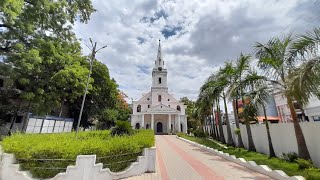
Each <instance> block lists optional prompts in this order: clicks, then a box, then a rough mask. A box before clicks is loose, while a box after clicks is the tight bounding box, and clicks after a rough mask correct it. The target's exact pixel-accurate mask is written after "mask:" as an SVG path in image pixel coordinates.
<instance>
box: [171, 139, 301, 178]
mask: <svg viewBox="0 0 320 180" xmlns="http://www.w3.org/2000/svg"><path fill="white" fill-rule="evenodd" d="M177 138H178V139H180V140H182V141H185V142H187V143H189V144H192V145H194V146H196V147H198V148H200V149H203V150H205V151H208V152H210V153H213V154H215V155H217V156H220V157H222V158H224V159H226V160H229V161H231V162H234V163H237V164H239V165H241V166H244V167H246V168H248V169H251V170H253V171H256V172H259V173H261V174H264V175H266V176H269V177H272V178H274V179H278V180H288V179H290V180H305V178H304V177H302V176H291V177H290V176H288V175H287V174H286V173H285V172H283V171H282V170H272V169H270V168H269V167H268V166H267V165H257V164H256V162H254V161H246V160H245V159H243V158H237V157H235V156H234V155H230V154H228V153H224V152H223V151H218V150H216V149H213V148H210V147H207V146H204V145H202V144H198V143H196V142H193V141H190V140H188V139H185V138H182V137H178V136H177Z"/></svg>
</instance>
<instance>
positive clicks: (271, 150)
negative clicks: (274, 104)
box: [262, 104, 276, 157]
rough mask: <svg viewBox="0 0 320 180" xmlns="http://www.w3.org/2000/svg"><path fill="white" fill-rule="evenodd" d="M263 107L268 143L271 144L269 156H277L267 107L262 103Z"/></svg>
mask: <svg viewBox="0 0 320 180" xmlns="http://www.w3.org/2000/svg"><path fill="white" fill-rule="evenodd" d="M262 108H263V113H264V118H265V120H266V129H267V136H268V144H269V156H270V157H276V153H275V152H274V149H273V145H272V140H271V135H270V129H269V122H268V117H267V112H266V107H265V105H264V104H262Z"/></svg>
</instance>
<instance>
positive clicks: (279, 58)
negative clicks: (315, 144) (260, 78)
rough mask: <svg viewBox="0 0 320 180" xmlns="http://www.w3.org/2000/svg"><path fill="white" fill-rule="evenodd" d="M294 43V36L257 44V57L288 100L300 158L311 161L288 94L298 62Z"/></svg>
mask: <svg viewBox="0 0 320 180" xmlns="http://www.w3.org/2000/svg"><path fill="white" fill-rule="evenodd" d="M294 43H295V37H293V36H292V35H288V36H284V37H283V38H281V39H280V38H277V37H275V38H271V39H270V40H269V41H268V42H267V43H266V44H262V43H258V42H257V43H256V44H255V48H256V53H255V55H256V57H257V58H258V59H259V64H258V66H259V67H260V68H261V69H262V70H264V72H266V76H267V77H268V78H270V79H268V81H269V82H271V83H272V84H273V85H274V87H275V88H278V89H279V90H280V93H282V94H283V95H284V96H285V97H286V98H287V104H288V107H289V109H290V113H291V117H292V121H293V124H294V130H295V134H296V140H297V144H298V154H299V156H300V157H302V158H304V159H310V154H309V151H308V148H307V145H306V141H305V138H304V135H303V132H302V129H301V127H300V124H299V121H298V118H297V114H296V112H295V109H294V106H293V102H294V100H293V98H292V96H290V93H288V90H289V88H288V83H287V77H288V75H289V73H290V72H291V71H292V70H293V67H294V65H295V63H296V60H297V58H296V57H297V53H296V52H293V51H292V49H291V48H292V46H293V45H294Z"/></svg>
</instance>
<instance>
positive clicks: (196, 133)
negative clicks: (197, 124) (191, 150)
mask: <svg viewBox="0 0 320 180" xmlns="http://www.w3.org/2000/svg"><path fill="white" fill-rule="evenodd" d="M193 135H194V136H196V137H203V138H204V137H207V136H206V134H205V133H204V132H203V131H202V130H200V129H196V130H194V131H193Z"/></svg>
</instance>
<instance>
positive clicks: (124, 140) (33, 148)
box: [2, 130, 154, 178]
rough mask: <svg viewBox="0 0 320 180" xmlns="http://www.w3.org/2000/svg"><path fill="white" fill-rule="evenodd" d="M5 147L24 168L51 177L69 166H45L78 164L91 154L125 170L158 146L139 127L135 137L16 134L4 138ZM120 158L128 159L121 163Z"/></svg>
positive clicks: (150, 134) (150, 133) (98, 133)
mask: <svg viewBox="0 0 320 180" xmlns="http://www.w3.org/2000/svg"><path fill="white" fill-rule="evenodd" d="M2 146H3V150H4V152H6V153H13V154H14V155H15V157H16V158H17V160H18V162H19V163H20V164H21V167H22V169H23V170H30V171H31V173H32V174H33V176H34V177H36V178H49V177H53V176H55V175H56V174H57V173H59V172H61V171H65V169H62V170H58V169H55V170H53V169H45V170H44V169H41V168H48V167H50V168H52V167H54V168H66V167H67V166H68V165H72V164H74V163H75V160H76V157H77V155H87V154H96V155H97V163H100V162H101V163H103V165H104V168H106V167H108V168H110V170H111V171H121V170H123V169H125V168H126V167H128V165H129V164H130V163H131V162H133V161H136V159H137V156H138V155H140V154H141V152H142V150H143V148H149V147H152V146H154V133H153V131H151V130H139V131H135V132H134V133H133V135H131V136H126V135H124V136H111V134H110V131H89V132H79V134H78V139H75V133H59V134H14V135H12V136H10V137H6V138H4V140H3V141H2ZM121 154H122V155H121ZM123 154H125V155H123ZM32 159H65V160H64V161H57V160H55V161H38V160H32ZM120 161H125V162H123V163H117V162H120ZM35 167H40V169H38V168H35Z"/></svg>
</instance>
